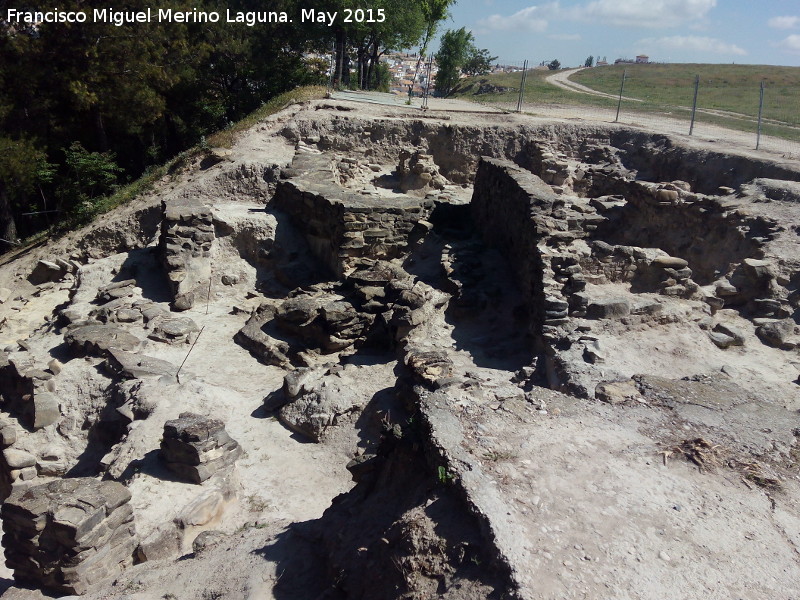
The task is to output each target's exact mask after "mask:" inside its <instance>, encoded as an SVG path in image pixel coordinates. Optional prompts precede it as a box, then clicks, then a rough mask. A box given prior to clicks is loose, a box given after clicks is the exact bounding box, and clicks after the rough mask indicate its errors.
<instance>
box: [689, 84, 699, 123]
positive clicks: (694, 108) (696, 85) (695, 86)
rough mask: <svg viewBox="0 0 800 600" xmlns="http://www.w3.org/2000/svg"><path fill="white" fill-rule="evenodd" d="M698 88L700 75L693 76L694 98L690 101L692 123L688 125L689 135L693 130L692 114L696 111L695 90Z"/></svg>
mask: <svg viewBox="0 0 800 600" xmlns="http://www.w3.org/2000/svg"><path fill="white" fill-rule="evenodd" d="M699 88H700V75H695V77H694V100H693V101H692V124H691V125H689V135H692V132H693V131H694V116H695V114H696V113H697V90H698V89H699Z"/></svg>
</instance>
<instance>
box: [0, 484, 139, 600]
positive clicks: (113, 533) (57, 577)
mask: <svg viewBox="0 0 800 600" xmlns="http://www.w3.org/2000/svg"><path fill="white" fill-rule="evenodd" d="M130 499H131V494H130V492H129V491H128V490H127V489H126V488H125V487H124V486H123V485H122V484H120V483H116V482H111V481H97V480H95V479H91V478H77V479H58V480H55V481H52V482H50V483H47V484H43V485H39V486H36V487H32V488H29V489H28V490H18V491H15V492H14V493H13V494H12V495H11V497H10V498H9V499H8V500H7V501H6V503H5V504H4V505H3V512H2V516H3V531H4V533H5V535H4V536H3V548H5V554H6V565H8V567H10V568H11V569H13V570H14V579H16V580H17V581H20V582H27V583H30V584H33V585H36V586H41V587H44V588H46V589H49V590H52V591H54V592H58V593H62V594H83V593H85V592H86V591H87V589H88V588H89V586H91V585H93V584H95V583H98V582H100V581H103V580H105V579H108V578H110V577H112V576H114V575H115V574H117V573H119V572H120V570H122V569H124V568H125V567H126V566H128V565H130V564H131V563H132V556H133V551H134V549H135V547H136V537H135V536H136V532H135V528H134V524H133V510H132V508H131V506H130V504H129V502H130Z"/></svg>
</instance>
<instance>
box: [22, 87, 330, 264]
mask: <svg viewBox="0 0 800 600" xmlns="http://www.w3.org/2000/svg"><path fill="white" fill-rule="evenodd" d="M325 92H326V90H325V88H323V87H317V86H310V87H302V88H297V89H295V90H292V91H289V92H285V93H283V94H280V95H279V96H276V97H275V98H273V99H271V100H269V101H267V102H265V103H264V104H263V105H262V106H261V107H260V108H257V109H256V110H254V111H253V112H252V113H250V114H249V115H247V116H246V117H244V118H243V119H242V120H241V121H238V122H237V123H234V124H232V125H231V126H230V127H228V128H226V129H223V130H221V131H218V132H216V133H214V134H212V135H210V136H209V137H208V139H207V140H206V144H207V146H208V147H222V148H230V147H232V146H233V143H234V141H235V139H236V136H237V135H238V134H240V133H241V132H243V131H246V130H247V129H249V128H250V127H252V126H253V125H255V124H256V123H258V122H259V121H261V120H263V119H265V118H267V117H268V116H270V115H272V114H275V113H277V112H279V111H281V110H283V109H284V108H286V107H287V106H289V105H291V104H297V103H300V102H306V101H308V100H314V99H319V98H324V97H325ZM205 151H206V147H201V146H199V145H198V146H194V147H193V148H189V149H188V150H185V151H184V152H181V153H180V154H179V155H178V156H176V157H174V158H172V159H170V160H169V161H167V162H166V163H164V164H163V165H159V166H157V167H152V168H149V169H148V170H147V171H146V172H145V173H144V174H143V175H142V176H141V177H139V178H138V179H136V180H135V181H132V182H131V183H129V184H127V185H124V186H121V187H120V188H119V189H118V190H117V191H116V192H115V193H114V194H112V195H111V196H107V197H105V198H98V199H96V200H95V201H94V205H93V210H92V212H91V214H90V215H89V216H90V218H89V219H88V221H86V220H84V221H81V222H76V221H75V220H66V221H63V222H62V223H60V224H59V225H56V226H54V227H53V228H51V229H49V230H44V231H40V232H39V233H37V234H35V235H33V236H31V237H30V238H28V239H26V240H23V241H22V243H21V245H20V247H19V248H18V249H16V250H15V252H17V251H19V250H22V249H24V248H26V247H28V246H30V245H32V244H35V243H39V242H41V241H42V240H44V239H46V238H48V237H51V236H59V235H63V234H64V233H67V232H68V231H71V230H73V229H77V228H78V227H81V226H83V225H86V224H88V223H89V222H91V221H93V220H95V219H96V218H97V217H99V216H100V215H103V214H105V213H107V212H109V211H111V210H113V209H115V208H116V207H118V206H122V205H124V204H127V203H128V202H130V201H131V200H133V199H134V198H136V197H137V196H140V195H141V194H144V193H146V192H148V191H150V190H151V189H153V187H154V186H155V185H156V183H157V182H158V181H160V180H161V179H163V178H164V177H166V176H167V175H168V174H169V173H173V172H175V171H177V170H178V169H179V168H180V166H181V165H182V164H184V163H186V162H187V161H188V160H189V159H190V158H192V157H193V156H196V155H198V154H200V153H202V152H205Z"/></svg>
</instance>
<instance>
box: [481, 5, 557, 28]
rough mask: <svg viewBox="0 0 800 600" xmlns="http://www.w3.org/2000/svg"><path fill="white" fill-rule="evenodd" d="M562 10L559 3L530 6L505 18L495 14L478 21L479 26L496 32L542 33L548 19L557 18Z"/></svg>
mask: <svg viewBox="0 0 800 600" xmlns="http://www.w3.org/2000/svg"><path fill="white" fill-rule="evenodd" d="M559 10H560V7H559V4H558V2H551V3H550V4H543V5H541V6H528V7H527V8H523V9H522V10H520V11H518V12H515V13H514V14H513V15H510V16H508V17H504V16H503V15H499V14H495V15H491V16H489V17H487V18H485V19H481V20H480V21H478V24H479V25H481V26H482V27H485V28H487V29H492V30H494V31H533V32H536V33H541V32H543V31H545V30H546V29H547V25H548V18H550V17H552V16H556V15H557V14H558V12H559Z"/></svg>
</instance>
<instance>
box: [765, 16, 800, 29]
mask: <svg viewBox="0 0 800 600" xmlns="http://www.w3.org/2000/svg"><path fill="white" fill-rule="evenodd" d="M767 25H769V26H770V27H774V28H775V29H794V28H795V27H798V26H800V17H794V16H786V17H773V18H771V19H770V20H769V21H767Z"/></svg>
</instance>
